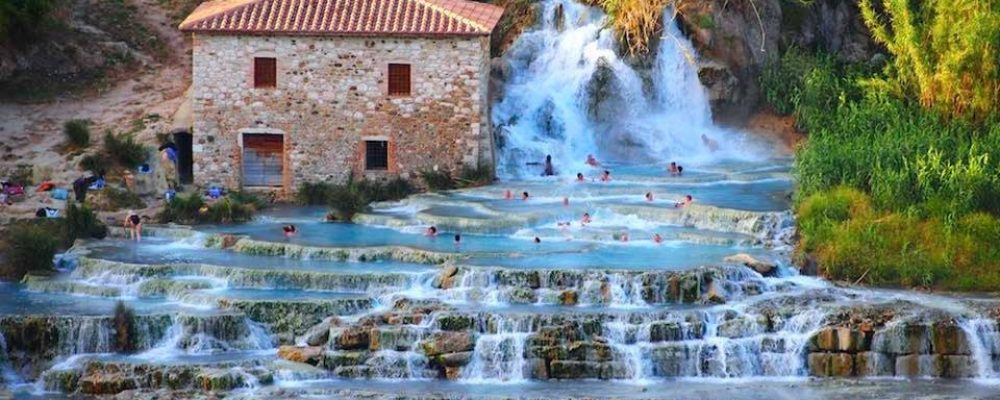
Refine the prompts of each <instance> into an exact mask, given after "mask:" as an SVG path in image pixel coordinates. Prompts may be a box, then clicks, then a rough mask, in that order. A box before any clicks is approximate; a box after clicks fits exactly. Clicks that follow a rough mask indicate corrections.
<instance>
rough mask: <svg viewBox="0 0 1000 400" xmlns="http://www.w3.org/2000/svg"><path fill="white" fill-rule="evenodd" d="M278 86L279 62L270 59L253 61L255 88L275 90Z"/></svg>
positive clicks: (258, 58)
mask: <svg viewBox="0 0 1000 400" xmlns="http://www.w3.org/2000/svg"><path fill="white" fill-rule="evenodd" d="M277 86H278V60H277V59H276V58H269V57H256V58H254V59H253V87H255V88H273V87H277Z"/></svg>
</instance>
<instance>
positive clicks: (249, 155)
mask: <svg viewBox="0 0 1000 400" xmlns="http://www.w3.org/2000/svg"><path fill="white" fill-rule="evenodd" d="M284 161H285V137H284V135H271V134H259V133H244V134H243V186H281V185H282V176H283V174H284V167H285V165H284V164H285V163H284Z"/></svg>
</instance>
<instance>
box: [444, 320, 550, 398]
mask: <svg viewBox="0 0 1000 400" xmlns="http://www.w3.org/2000/svg"><path fill="white" fill-rule="evenodd" d="M489 324H491V325H493V330H492V331H489V330H488V331H487V332H484V333H483V334H482V335H480V336H479V338H478V339H476V346H475V352H474V353H473V356H472V362H471V363H469V365H467V366H466V367H465V369H464V370H462V376H461V377H462V380H463V381H465V382H468V383H521V382H524V381H525V374H524V369H525V367H526V362H525V360H524V345H525V343H524V342H525V341H526V340H527V339H528V336H529V335H530V334H531V332H532V331H533V330H532V329H530V327H526V326H524V325H531V323H530V321H526V320H522V319H520V318H504V317H503V316H496V317H495V318H493V319H492V320H491V321H489Z"/></svg>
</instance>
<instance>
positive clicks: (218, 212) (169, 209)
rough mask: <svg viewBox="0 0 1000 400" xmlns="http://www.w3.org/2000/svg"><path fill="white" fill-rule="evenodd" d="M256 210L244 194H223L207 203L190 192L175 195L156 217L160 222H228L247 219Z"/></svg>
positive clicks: (249, 218)
mask: <svg viewBox="0 0 1000 400" xmlns="http://www.w3.org/2000/svg"><path fill="white" fill-rule="evenodd" d="M254 199H256V197H254ZM244 201H246V202H244ZM258 201H259V200H258ZM256 211H257V207H256V206H255V201H254V200H249V197H248V195H246V194H243V195H240V196H237V197H234V196H233V195H229V196H225V197H223V198H221V199H219V200H217V201H215V202H213V203H212V204H207V203H205V200H204V199H202V197H201V195H199V194H197V193H192V194H189V195H186V196H184V195H178V196H175V197H174V198H173V199H172V200H170V202H169V203H167V205H166V207H163V210H162V211H161V212H160V213H159V214H158V215H157V219H158V220H159V221H160V222H161V223H169V222H175V223H180V224H209V223H213V224H229V223H238V222H246V221H249V220H251V219H252V218H253V215H254V213H256Z"/></svg>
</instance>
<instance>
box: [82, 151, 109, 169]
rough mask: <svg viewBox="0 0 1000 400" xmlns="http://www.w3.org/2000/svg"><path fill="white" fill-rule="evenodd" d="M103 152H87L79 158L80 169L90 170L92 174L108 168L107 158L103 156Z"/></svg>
mask: <svg viewBox="0 0 1000 400" xmlns="http://www.w3.org/2000/svg"><path fill="white" fill-rule="evenodd" d="M103 156H104V154H103V153H101V154H87V155H85V156H83V158H81V159H80V164H79V166H80V169H82V170H84V171H90V172H91V173H94V174H99V173H101V172H102V171H104V170H106V169H107V168H108V164H109V162H108V160H107V159H106V158H105V157H103Z"/></svg>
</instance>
